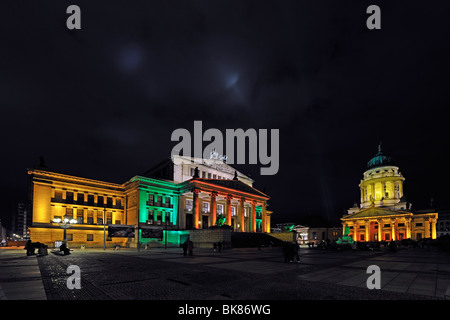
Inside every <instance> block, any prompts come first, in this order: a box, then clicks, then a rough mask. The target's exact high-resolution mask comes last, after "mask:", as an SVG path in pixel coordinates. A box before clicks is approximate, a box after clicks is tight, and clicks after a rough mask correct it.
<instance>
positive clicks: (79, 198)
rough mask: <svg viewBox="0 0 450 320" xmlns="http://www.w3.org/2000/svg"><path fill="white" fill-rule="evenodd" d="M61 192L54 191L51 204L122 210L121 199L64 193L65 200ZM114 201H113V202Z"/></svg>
mask: <svg viewBox="0 0 450 320" xmlns="http://www.w3.org/2000/svg"><path fill="white" fill-rule="evenodd" d="M63 196H64V194H63V191H62V190H55V196H54V197H53V198H52V200H51V201H52V202H59V203H69V204H80V205H88V206H93V207H94V206H95V207H107V208H117V209H123V203H122V199H121V198H114V197H107V196H97V195H93V194H87V195H86V194H85V193H81V192H79V193H74V192H71V191H66V192H65V196H66V197H65V198H63ZM114 199H115V200H114Z"/></svg>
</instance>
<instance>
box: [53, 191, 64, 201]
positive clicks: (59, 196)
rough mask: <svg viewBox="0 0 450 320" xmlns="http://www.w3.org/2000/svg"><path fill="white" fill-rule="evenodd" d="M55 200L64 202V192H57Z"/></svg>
mask: <svg viewBox="0 0 450 320" xmlns="http://www.w3.org/2000/svg"><path fill="white" fill-rule="evenodd" d="M54 199H55V201H57V202H61V200H62V191H61V190H57V191H55V198H54Z"/></svg>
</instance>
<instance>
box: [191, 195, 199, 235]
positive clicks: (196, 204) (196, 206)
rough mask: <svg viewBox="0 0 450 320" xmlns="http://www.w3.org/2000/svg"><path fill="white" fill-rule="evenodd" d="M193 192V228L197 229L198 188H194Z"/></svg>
mask: <svg viewBox="0 0 450 320" xmlns="http://www.w3.org/2000/svg"><path fill="white" fill-rule="evenodd" d="M192 192H193V194H194V201H193V202H194V229H198V222H199V216H200V208H199V205H198V196H199V193H200V190H198V189H194V190H192Z"/></svg>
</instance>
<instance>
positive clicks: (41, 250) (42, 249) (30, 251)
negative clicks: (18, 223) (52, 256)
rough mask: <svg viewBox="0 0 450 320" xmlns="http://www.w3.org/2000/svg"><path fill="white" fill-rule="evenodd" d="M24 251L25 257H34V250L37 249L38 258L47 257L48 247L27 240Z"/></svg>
mask: <svg viewBox="0 0 450 320" xmlns="http://www.w3.org/2000/svg"><path fill="white" fill-rule="evenodd" d="M24 249H25V250H27V256H33V255H36V249H38V255H39V256H46V255H48V251H47V249H48V246H47V245H46V244H43V243H40V242H32V241H31V240H28V241H27V243H26V244H25V248H24Z"/></svg>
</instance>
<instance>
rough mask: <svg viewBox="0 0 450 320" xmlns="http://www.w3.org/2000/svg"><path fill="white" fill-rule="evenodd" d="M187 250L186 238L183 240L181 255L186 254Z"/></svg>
mask: <svg viewBox="0 0 450 320" xmlns="http://www.w3.org/2000/svg"><path fill="white" fill-rule="evenodd" d="M187 250H188V240H186V241H185V242H183V256H185V255H186V253H187Z"/></svg>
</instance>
